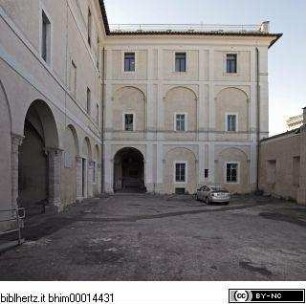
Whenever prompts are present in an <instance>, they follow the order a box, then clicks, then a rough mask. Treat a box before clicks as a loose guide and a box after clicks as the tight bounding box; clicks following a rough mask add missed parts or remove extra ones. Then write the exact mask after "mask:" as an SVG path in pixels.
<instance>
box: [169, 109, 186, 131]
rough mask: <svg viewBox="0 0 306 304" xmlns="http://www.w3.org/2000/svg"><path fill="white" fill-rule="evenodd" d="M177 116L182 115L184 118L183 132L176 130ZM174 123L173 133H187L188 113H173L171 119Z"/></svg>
mask: <svg viewBox="0 0 306 304" xmlns="http://www.w3.org/2000/svg"><path fill="white" fill-rule="evenodd" d="M178 115H184V117H185V119H184V130H178V129H177V123H176V122H177V116H178ZM173 120H174V121H173V122H174V124H173V125H174V131H175V132H187V130H188V113H186V112H175V113H174V119H173Z"/></svg>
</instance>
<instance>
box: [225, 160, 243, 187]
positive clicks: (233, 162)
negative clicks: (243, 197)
mask: <svg viewBox="0 0 306 304" xmlns="http://www.w3.org/2000/svg"><path fill="white" fill-rule="evenodd" d="M232 164H233V165H237V176H236V179H237V180H236V181H228V180H227V166H228V165H232ZM224 171H225V172H224V173H225V176H224V182H225V183H226V184H240V162H239V161H228V162H225V170H224Z"/></svg>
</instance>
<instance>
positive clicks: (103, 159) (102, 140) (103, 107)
mask: <svg viewBox="0 0 306 304" xmlns="http://www.w3.org/2000/svg"><path fill="white" fill-rule="evenodd" d="M101 110H102V113H101V117H102V123H101V127H102V130H101V142H102V153H101V157H102V161H101V164H102V166H101V192H102V193H104V192H105V189H104V181H105V153H104V117H105V115H104V112H105V47H103V49H102V109H101Z"/></svg>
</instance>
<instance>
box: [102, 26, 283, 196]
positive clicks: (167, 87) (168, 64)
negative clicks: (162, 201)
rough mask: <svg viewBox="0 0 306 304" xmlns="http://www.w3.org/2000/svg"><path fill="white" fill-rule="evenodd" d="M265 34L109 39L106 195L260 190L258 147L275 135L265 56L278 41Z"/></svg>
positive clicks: (130, 34)
mask: <svg viewBox="0 0 306 304" xmlns="http://www.w3.org/2000/svg"><path fill="white" fill-rule="evenodd" d="M267 27H268V24H267V23H266V24H264V27H262V28H261V29H260V30H256V31H252V32H240V33H239V32H238V33H227V34H224V33H223V32H214V34H212V33H211V32H210V33H209V32H197V31H196V30H195V31H194V32H192V31H186V30H185V31H177V32H175V31H174V30H172V31H170V32H169V31H164V32H163V31H160V30H159V31H158V30H150V31H146V29H144V28H142V29H141V30H140V31H136V30H126V31H125V30H124V28H122V27H121V28H120V29H119V30H118V31H114V32H113V33H112V34H111V35H109V36H108V37H107V39H106V44H105V58H106V62H105V80H104V82H105V105H104V109H105V113H104V115H105V121H104V122H105V123H104V132H103V133H104V158H103V161H104V168H105V169H104V188H105V191H106V192H113V191H121V190H123V191H125V190H126V189H127V188H132V187H139V188H140V189H141V188H142V187H143V189H144V190H147V191H149V192H155V193H156V192H157V193H176V192H179V193H181V192H188V193H194V192H195V190H196V189H197V187H198V186H199V185H202V184H207V183H208V184H221V185H224V186H225V187H226V188H228V189H229V190H230V191H232V192H239V193H247V192H250V191H254V190H255V189H256V186H257V143H258V140H260V139H262V138H264V137H267V136H268V104H269V101H268V49H269V47H270V46H271V45H272V44H273V43H274V42H275V41H276V40H277V39H278V38H279V36H280V35H279V34H270V33H268V28H267ZM130 62H132V66H129V63H130ZM128 164H130V165H128Z"/></svg>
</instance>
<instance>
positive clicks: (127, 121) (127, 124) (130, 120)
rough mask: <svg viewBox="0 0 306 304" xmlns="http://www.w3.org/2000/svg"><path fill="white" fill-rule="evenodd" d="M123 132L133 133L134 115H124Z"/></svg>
mask: <svg viewBox="0 0 306 304" xmlns="http://www.w3.org/2000/svg"><path fill="white" fill-rule="evenodd" d="M124 130H125V131H133V130H134V114H125V115H124Z"/></svg>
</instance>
